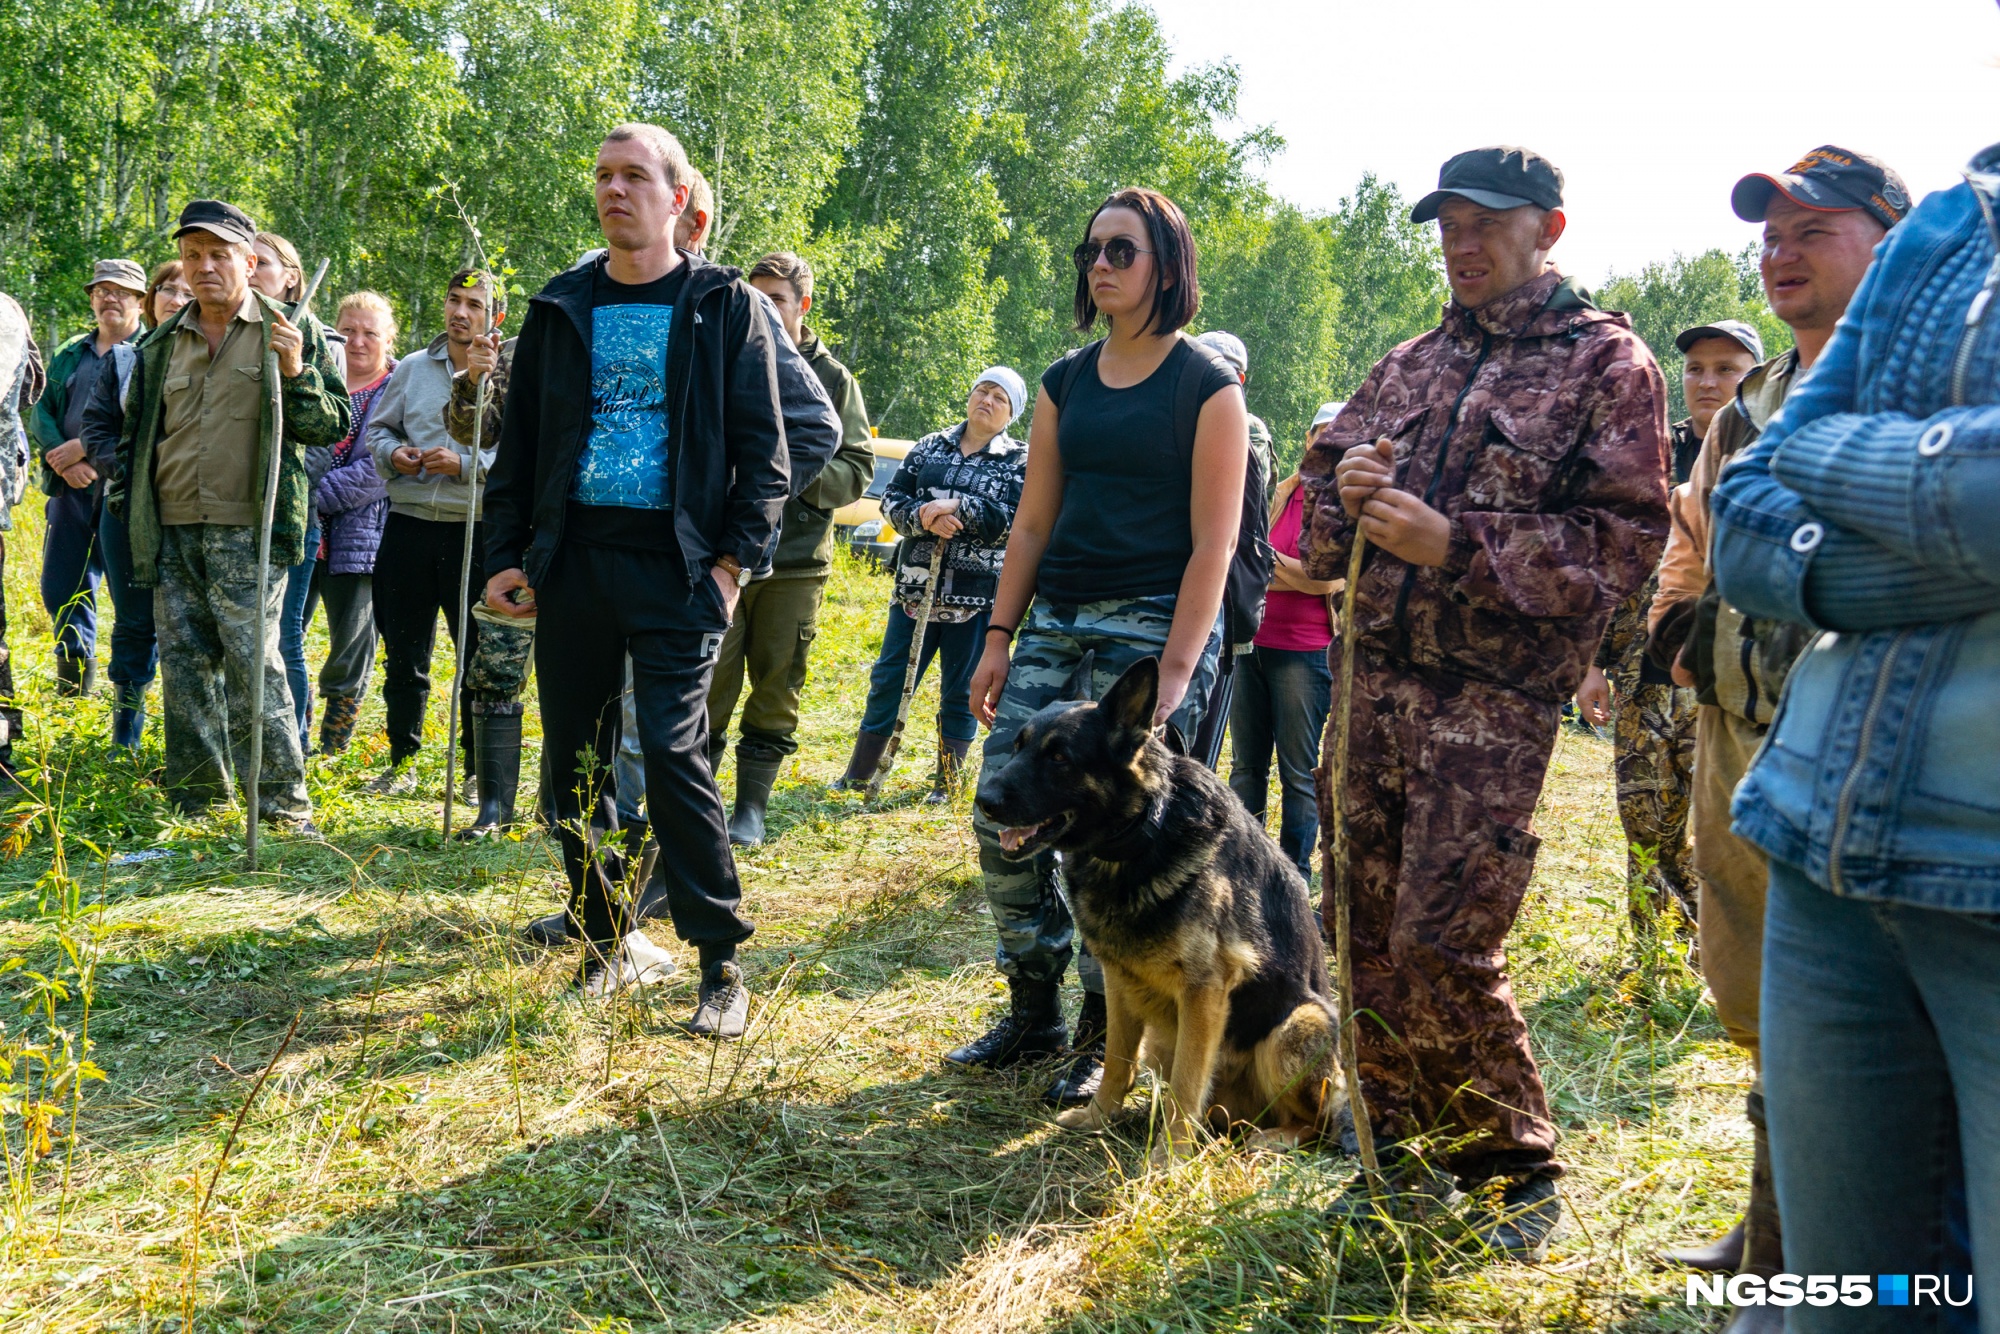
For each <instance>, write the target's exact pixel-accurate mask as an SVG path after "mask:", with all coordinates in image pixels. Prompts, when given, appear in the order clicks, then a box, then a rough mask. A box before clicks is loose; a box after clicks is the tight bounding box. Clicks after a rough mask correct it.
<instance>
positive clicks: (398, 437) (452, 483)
mask: <svg viewBox="0 0 2000 1334" xmlns="http://www.w3.org/2000/svg"><path fill="white" fill-rule="evenodd" d="M451 377H452V370H451V357H450V355H449V354H448V353H447V352H446V351H445V340H444V337H443V336H442V335H440V336H439V337H438V338H437V340H436V341H435V342H433V343H432V344H431V345H430V346H429V347H427V348H425V349H424V350H423V351H422V352H420V353H418V354H417V355H415V356H410V357H405V358H403V359H402V360H401V361H399V362H397V363H396V369H395V371H394V372H393V373H392V374H391V375H390V376H389V383H388V384H386V385H384V386H383V388H382V396H381V397H380V398H378V399H376V400H375V407H374V411H373V412H371V413H370V414H369V418H368V438H367V445H368V452H369V453H370V454H371V455H373V456H374V459H375V471H376V472H378V473H380V474H381V475H382V478H383V480H384V481H386V482H387V483H388V489H389V512H390V513H391V514H407V515H409V516H410V517H411V518H413V519H431V520H436V521H447V522H449V521H453V520H456V521H458V522H461V523H462V522H464V520H465V506H466V495H467V486H466V482H467V478H466V476H465V474H466V472H468V471H469V470H470V469H469V466H468V465H469V462H470V460H471V457H472V451H471V450H470V449H469V448H466V447H465V446H463V445H460V444H459V443H458V442H457V441H455V440H453V439H452V438H451V435H450V433H449V432H448V431H446V429H445V420H444V417H445V409H446V408H447V407H448V406H449V405H450V403H451ZM480 443H481V444H482V445H484V446H485V447H484V448H482V449H481V450H480V451H479V489H480V490H481V491H484V490H485V489H486V474H487V471H488V470H489V469H491V468H492V466H493V454H494V451H495V449H496V448H497V447H498V445H499V443H500V442H499V441H497V440H495V441H492V442H490V443H489V442H486V441H481V442H480ZM404 445H410V446H412V447H414V448H415V449H416V450H417V451H418V452H419V453H428V452H429V451H430V450H432V449H436V448H439V447H443V448H445V449H449V450H451V451H452V452H453V453H454V454H457V455H458V458H459V468H460V472H459V475H458V476H457V477H446V476H440V475H438V474H434V473H431V472H428V471H419V472H417V473H415V474H414V475H409V476H406V475H404V474H403V473H400V472H397V471H396V465H395V464H393V463H391V462H390V461H389V456H390V455H391V454H393V453H394V452H395V451H396V450H398V449H400V448H402V447H403V446H404ZM474 516H475V517H477V516H478V506H477V499H476V498H475V500H474Z"/></svg>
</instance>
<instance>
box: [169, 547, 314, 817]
mask: <svg viewBox="0 0 2000 1334" xmlns="http://www.w3.org/2000/svg"><path fill="white" fill-rule="evenodd" d="M284 573H285V572H284V571H283V570H278V571H275V572H274V573H273V576H272V578H271V580H270V582H269V584H268V585H267V586H266V590H265V596H264V642H263V644H262V645H259V644H258V643H257V530H256V529H254V528H249V527H230V526H224V525H221V524H206V523H196V524H176V525H173V526H171V527H167V528H162V529H161V530H160V560H159V575H160V582H159V586H158V587H156V588H155V589H154V590H153V621H154V624H155V625H156V626H157V627H158V632H159V637H160V711H161V713H162V714H163V715H164V719H165V730H166V750H167V769H166V779H165V787H166V789H167V794H168V796H169V797H171V798H172V799H173V802H174V804H175V805H176V806H179V807H181V808H182V809H183V810H186V809H191V808H194V807H199V806H205V805H207V804H208V803H210V802H214V801H221V800H223V799H225V798H226V797H227V796H228V795H229V792H230V789H231V785H232V775H236V776H241V775H243V774H245V773H246V772H247V770H248V768H249V763H250V728H251V725H252V720H251V718H250V690H251V676H250V673H251V672H253V671H258V670H261V671H262V672H263V673H264V717H263V719H262V726H263V729H264V760H263V772H262V773H261V775H260V776H259V784H258V805H259V806H260V808H261V809H260V810H259V811H258V814H259V815H260V816H262V817H263V818H265V819H284V820H302V819H304V818H306V816H308V815H309V814H311V807H310V806H309V805H308V804H307V801H306V784H305V757H304V755H303V754H302V753H301V751H300V749H299V725H298V719H297V717H296V716H295V715H294V714H293V712H292V690H291V686H290V685H289V684H287V682H286V679H285V660H284V657H283V656H282V654H281V653H280V652H279V649H278V624H279V621H280V620H281V619H282V617H281V615H280V612H281V610H282V604H283V602H284V598H285V578H284Z"/></svg>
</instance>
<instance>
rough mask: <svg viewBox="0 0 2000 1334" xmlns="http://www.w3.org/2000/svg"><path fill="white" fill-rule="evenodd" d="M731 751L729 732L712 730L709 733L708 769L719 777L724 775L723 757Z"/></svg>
mask: <svg viewBox="0 0 2000 1334" xmlns="http://www.w3.org/2000/svg"><path fill="white" fill-rule="evenodd" d="M728 753H729V733H727V732H710V733H709V734H708V771H709V772H710V773H711V774H714V775H715V776H717V777H721V775H722V757H723V756H724V755H727V754H728Z"/></svg>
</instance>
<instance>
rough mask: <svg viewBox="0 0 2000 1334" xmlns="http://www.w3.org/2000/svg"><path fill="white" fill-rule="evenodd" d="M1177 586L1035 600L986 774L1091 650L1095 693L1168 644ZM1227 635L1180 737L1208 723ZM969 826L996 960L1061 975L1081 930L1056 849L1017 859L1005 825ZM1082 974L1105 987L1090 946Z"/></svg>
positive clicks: (1217, 644)
mask: <svg viewBox="0 0 2000 1334" xmlns="http://www.w3.org/2000/svg"><path fill="white" fill-rule="evenodd" d="M1174 602H1175V599H1174V597H1173V595H1172V594H1167V595H1165V596H1161V597H1148V598H1118V599H1115V600H1110V601H1105V602H1086V603H1084V604H1082V605H1081V606H1076V607H1060V606H1051V605H1050V604H1048V603H1046V602H1043V601H1042V600H1041V599H1039V598H1037V599H1036V600H1035V604H1034V607H1033V609H1032V610H1030V612H1029V613H1028V621H1027V625H1026V626H1025V627H1024V628H1023V629H1022V631H1021V635H1020V638H1019V640H1018V641H1017V642H1016V643H1015V646H1014V662H1013V667H1012V668H1011V670H1009V672H1008V673H1007V688H1006V690H1005V691H1004V692H1002V694H1001V696H1000V707H999V708H998V709H997V710H996V711H995V717H994V719H993V727H992V730H990V731H989V732H988V733H987V734H986V751H985V759H984V761H983V763H982V765H981V767H980V771H979V778H980V781H981V782H984V781H985V780H986V777H987V775H989V774H991V773H993V772H995V771H997V770H998V769H999V768H1000V767H1001V766H1002V765H1004V764H1006V763H1007V758H1008V755H1009V753H1010V752H1011V751H1012V750H1013V748H1014V734H1015V733H1016V732H1018V731H1020V730H1021V724H1023V723H1025V722H1027V721H1028V719H1030V718H1032V717H1034V716H1035V714H1036V713H1037V712H1039V711H1040V710H1041V709H1043V708H1044V707H1046V706H1048V705H1050V704H1054V703H1056V702H1057V701H1058V700H1061V699H1063V698H1065V690H1066V688H1067V687H1068V685H1069V682H1070V677H1071V676H1072V675H1074V674H1075V672H1076V669H1077V666H1078V664H1079V663H1081V662H1082V661H1083V655H1084V654H1085V653H1091V652H1094V653H1095V654H1096V655H1097V656H1096V658H1095V660H1094V661H1093V664H1092V668H1091V694H1092V695H1093V696H1100V695H1102V694H1103V693H1104V692H1105V691H1106V690H1109V689H1110V688H1111V683H1112V682H1114V681H1116V680H1117V679H1118V678H1119V676H1120V675H1122V674H1123V673H1124V671H1125V669H1126V668H1127V667H1130V666H1131V665H1132V664H1133V663H1135V662H1137V661H1139V660H1140V659H1141V658H1153V657H1159V656H1160V655H1161V654H1163V653H1165V652H1166V648H1167V633H1168V631H1169V630H1171V629H1172V628H1173V623H1174ZM1221 643H1222V640H1221V636H1220V634H1211V635H1210V636H1209V640H1208V647H1207V649H1206V650H1205V651H1204V652H1203V653H1202V655H1201V662H1200V663H1199V664H1198V665H1197V666H1196V668H1195V672H1194V678H1193V679H1192V680H1191V681H1189V682H1188V691H1187V696H1186V697H1185V699H1183V700H1182V702H1181V706H1180V708H1179V710H1177V711H1176V712H1175V714H1174V716H1173V722H1174V724H1175V725H1176V726H1178V727H1179V728H1180V730H1181V735H1182V736H1189V737H1191V736H1193V735H1194V733H1195V730H1196V728H1197V727H1198V726H1199V725H1200V723H1201V708H1202V705H1203V704H1205V703H1206V702H1207V700H1208V695H1209V689H1210V687H1211V686H1212V685H1213V684H1214V682H1215V664H1216V655H1217V654H1218V653H1219V652H1220V651H1221ZM972 829H973V832H974V833H975V834H976V835H977V836H978V839H979V869H980V872H981V874H982V875H983V877H984V878H985V881H986V902H987V904H988V906H990V907H991V908H992V910H993V925H994V928H995V929H996V930H997V931H998V932H999V933H1000V943H999V948H998V950H997V951H996V953H995V958H994V962H995V963H996V964H997V965H998V966H999V968H1000V971H1001V972H1003V973H1005V974H1006V975H1007V976H1009V977H1020V978H1027V979H1031V980H1035V981H1047V982H1060V981H1061V980H1062V977H1063V973H1064V972H1065V971H1067V970H1068V968H1069V960H1070V955H1071V954H1072V953H1073V952H1074V948H1073V945H1072V939H1073V936H1074V933H1075V929H1074V926H1073V925H1072V923H1071V921H1070V915H1069V906H1068V905H1067V904H1066V903H1065V902H1064V901H1063V898H1062V891H1061V888H1060V886H1059V885H1058V883H1057V880H1058V877H1059V876H1060V875H1061V873H1062V872H1061V869H1060V866H1059V864H1058V857H1057V854H1055V853H1053V852H1046V851H1045V852H1042V853H1040V854H1038V855H1036V856H1035V857H1033V858H1030V859H1025V860H1019V861H1017V860H1014V859H1012V858H1010V857H1008V856H1007V855H1006V853H1004V852H1002V851H1001V849H1000V830H999V827H998V826H997V825H995V824H993V823H992V822H991V821H990V820H988V819H987V818H986V817H985V816H984V815H982V814H980V813H979V811H978V808H977V807H975V808H974V809H973V816H972ZM1076 971H1077V977H1078V979H1079V980H1081V981H1082V983H1083V986H1084V990H1086V991H1095V992H1102V991H1103V990H1104V970H1103V969H1102V968H1100V967H1099V966H1098V963H1097V960H1095V959H1093V958H1091V957H1090V952H1089V951H1088V950H1085V951H1083V953H1082V955H1081V956H1080V957H1079V958H1078V959H1077V965H1076Z"/></svg>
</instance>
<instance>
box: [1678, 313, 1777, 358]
mask: <svg viewBox="0 0 2000 1334" xmlns="http://www.w3.org/2000/svg"><path fill="white" fill-rule="evenodd" d="M1704 338H1727V339H1728V340H1729V341H1730V342H1732V343H1736V344H1738V345H1740V346H1741V347H1742V348H1743V350H1744V351H1745V352H1748V353H1749V354H1750V355H1751V356H1753V357H1755V358H1756V359H1757V360H1759V361H1762V360H1763V359H1764V339H1763V337H1762V336H1761V335H1759V334H1758V332H1757V331H1756V330H1755V329H1753V328H1751V327H1750V326H1749V325H1747V324H1745V323H1744V322H1743V321H1742V320H1717V321H1716V322H1715V323H1713V324H1697V325H1695V327H1694V328H1692V329H1683V330H1681V331H1680V332H1679V333H1677V334H1675V335H1674V346H1675V347H1677V348H1679V349H1680V350H1681V355H1682V356H1686V355H1687V350H1688V349H1689V348H1691V347H1693V346H1694V345H1695V344H1696V343H1699V342H1700V341H1701V340H1702V339H1704Z"/></svg>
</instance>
